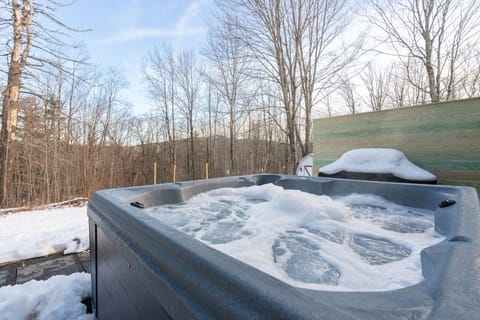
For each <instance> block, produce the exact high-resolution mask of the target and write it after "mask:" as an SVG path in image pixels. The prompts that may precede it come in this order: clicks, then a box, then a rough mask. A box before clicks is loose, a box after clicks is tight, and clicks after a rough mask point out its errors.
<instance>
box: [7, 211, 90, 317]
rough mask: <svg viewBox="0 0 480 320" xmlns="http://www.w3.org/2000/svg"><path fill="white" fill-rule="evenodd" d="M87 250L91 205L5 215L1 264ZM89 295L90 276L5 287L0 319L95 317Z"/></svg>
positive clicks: (52, 278)
mask: <svg viewBox="0 0 480 320" xmlns="http://www.w3.org/2000/svg"><path fill="white" fill-rule="evenodd" d="M88 248H89V239H88V218H87V207H86V206H83V207H63V208H59V209H47V210H35V211H25V212H18V213H14V214H8V215H0V263H5V262H9V261H15V260H20V259H29V258H35V257H40V256H46V255H48V254H51V253H55V252H59V251H63V252H64V253H74V252H81V251H84V250H87V249H88ZM90 296H91V284H90V274H88V273H74V274H71V275H69V276H63V275H60V276H53V277H51V278H49V279H48V280H45V281H36V280H32V281H29V282H27V283H24V284H21V285H14V286H5V287H1V288H0V319H9V320H16V319H18V320H21V319H36V320H42V319H45V320H47V319H59V320H61V319H65V320H70V319H79V320H87V319H94V317H93V315H91V314H86V306H85V305H84V304H82V303H81V301H82V300H83V299H84V298H87V297H90Z"/></svg>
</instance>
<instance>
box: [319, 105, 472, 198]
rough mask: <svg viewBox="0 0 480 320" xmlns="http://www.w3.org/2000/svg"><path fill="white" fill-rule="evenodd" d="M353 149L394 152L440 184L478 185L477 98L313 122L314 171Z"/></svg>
mask: <svg viewBox="0 0 480 320" xmlns="http://www.w3.org/2000/svg"><path fill="white" fill-rule="evenodd" d="M355 148H394V149H399V150H401V151H402V152H404V153H405V154H406V156H407V157H408V158H409V159H410V160H411V161H412V162H414V163H415V164H417V165H419V166H420V167H422V168H424V169H426V170H428V171H431V172H433V173H434V174H436V175H437V177H438V179H439V181H440V182H441V183H444V184H455V185H461V184H462V183H464V184H465V185H469V186H475V187H477V190H478V186H480V98H475V99H467V100H457V101H448V102H441V103H435V104H429V105H422V106H416V107H407V108H401V109H393V110H386V111H380V112H369V113H362V114H356V115H348V116H340V117H334V118H325V119H317V120H315V121H314V127H313V152H314V170H315V172H316V171H318V168H320V167H321V166H324V165H327V164H329V163H331V162H332V161H335V160H336V159H338V157H340V156H341V155H342V154H343V153H344V152H346V151H348V150H351V149H355Z"/></svg>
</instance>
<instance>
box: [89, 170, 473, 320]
mask: <svg viewBox="0 0 480 320" xmlns="http://www.w3.org/2000/svg"><path fill="white" fill-rule="evenodd" d="M265 183H274V184H276V185H279V186H282V187H284V188H285V189H299V190H302V191H305V192H310V193H314V194H325V195H329V196H341V195H348V194H351V193H365V194H376V195H379V196H381V197H384V198H385V199H387V200H390V201H393V202H396V203H398V204H401V205H406V206H411V207H416V208H424V209H429V210H435V228H436V230H437V231H438V232H440V233H442V234H443V235H445V236H446V240H444V241H442V242H441V243H439V244H437V245H435V246H432V247H429V248H427V249H425V250H423V251H422V255H421V260H422V273H423V277H424V278H425V280H424V281H423V282H421V283H419V284H417V285H414V286H411V287H408V288H404V289H399V290H393V291H385V292H329V291H315V290H308V289H300V288H296V287H292V286H290V285H288V284H285V283H283V282H281V281H280V280H277V279H275V278H273V277H271V276H269V275H267V274H265V273H263V272H261V271H259V270H257V269H255V268H253V267H251V266H249V265H246V264H244V263H242V262H240V261H238V260H236V259H234V258H231V257H229V256H227V255H225V254H223V253H221V252H219V251H216V250H214V249H212V248H211V247H209V246H207V245H205V244H203V243H201V242H199V241H197V240H195V239H193V238H191V237H189V236H187V235H185V234H183V233H181V232H179V231H177V230H175V229H173V228H171V227H168V226H166V225H164V224H163V223H161V222H159V221H158V220H155V219H153V218H151V217H149V216H148V215H146V214H144V213H143V212H142V209H141V208H139V206H143V207H145V208H148V207H152V206H159V205H163V204H172V203H179V202H183V201H185V200H187V199H189V198H190V197H192V196H193V195H196V194H198V193H201V192H205V191H209V190H212V189H216V188H222V187H241V186H249V185H261V184H265ZM445 200H454V201H455V204H453V205H447V206H439V204H441V203H442V202H443V201H445ZM132 203H136V205H137V206H133V205H131V204H132ZM444 204H448V203H445V202H444ZM292 214H294V213H292ZM88 216H89V221H90V244H91V258H92V259H91V263H92V290H93V304H94V310H95V314H96V316H97V318H98V319H170V318H172V319H473V318H476V317H477V316H478V314H480V235H479V232H480V206H479V201H478V196H477V193H476V191H475V189H473V188H464V187H451V186H432V185H415V184H399V183H389V182H369V181H354V180H340V179H329V178H316V177H308V178H307V177H296V176H284V175H250V176H240V177H227V178H218V179H211V180H207V181H205V180H203V181H190V182H182V183H176V184H162V185H153V186H146V187H134V188H124V189H112V190H103V191H99V192H97V193H95V194H94V195H93V197H92V199H91V200H90V202H89V204H88Z"/></svg>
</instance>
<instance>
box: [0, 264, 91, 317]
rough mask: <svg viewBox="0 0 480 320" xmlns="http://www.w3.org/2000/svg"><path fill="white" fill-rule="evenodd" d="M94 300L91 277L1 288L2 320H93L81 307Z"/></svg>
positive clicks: (76, 275)
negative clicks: (89, 299) (87, 300)
mask: <svg viewBox="0 0 480 320" xmlns="http://www.w3.org/2000/svg"><path fill="white" fill-rule="evenodd" d="M89 296H90V274H88V273H74V274H71V275H69V276H54V277H51V278H50V279H48V280H45V281H36V280H32V281H29V282H27V283H24V284H21V285H15V286H6V287H1V288H0V319H9V320H17V319H18V320H23V319H36V320H43V319H45V320H50V319H56V320H70V319H78V320H91V319H94V317H93V315H92V314H86V311H87V307H86V306H85V305H84V304H82V303H81V301H82V299H83V298H86V297H89Z"/></svg>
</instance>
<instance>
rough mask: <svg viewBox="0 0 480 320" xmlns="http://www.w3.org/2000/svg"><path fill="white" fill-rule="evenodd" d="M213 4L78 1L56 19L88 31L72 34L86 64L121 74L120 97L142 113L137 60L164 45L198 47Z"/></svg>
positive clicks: (194, 0) (206, 0)
mask: <svg viewBox="0 0 480 320" xmlns="http://www.w3.org/2000/svg"><path fill="white" fill-rule="evenodd" d="M212 6H213V0H156V1H155V0H77V1H76V2H75V3H73V4H72V5H71V6H68V7H64V8H59V9H57V11H56V15H57V17H58V18H59V19H60V20H61V21H63V22H65V23H66V24H67V25H69V26H71V27H74V28H78V29H92V31H90V32H82V33H75V34H74V35H73V36H74V38H75V40H77V41H78V42H82V43H83V44H84V45H85V47H86V48H87V50H88V52H89V54H90V57H91V62H93V63H96V64H101V65H110V66H115V67H116V68H118V69H120V70H121V71H122V72H124V74H125V75H126V77H127V79H128V81H129V82H130V88H129V90H127V92H125V98H127V100H129V101H130V102H131V103H132V104H133V111H134V112H135V113H142V112H144V111H147V110H148V109H149V106H148V101H147V100H146V99H145V97H144V96H145V95H144V93H143V91H144V88H143V86H142V84H141V70H140V66H141V62H142V59H143V58H144V57H145V56H146V55H147V54H148V52H150V51H151V50H152V49H153V48H154V46H155V45H157V46H159V47H160V46H162V44H163V43H168V44H170V45H171V46H173V47H174V48H182V47H187V48H192V47H193V48H198V47H200V46H201V45H203V43H204V40H205V35H206V30H205V23H206V22H208V19H209V17H210V15H211V13H210V12H211V7H212Z"/></svg>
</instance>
